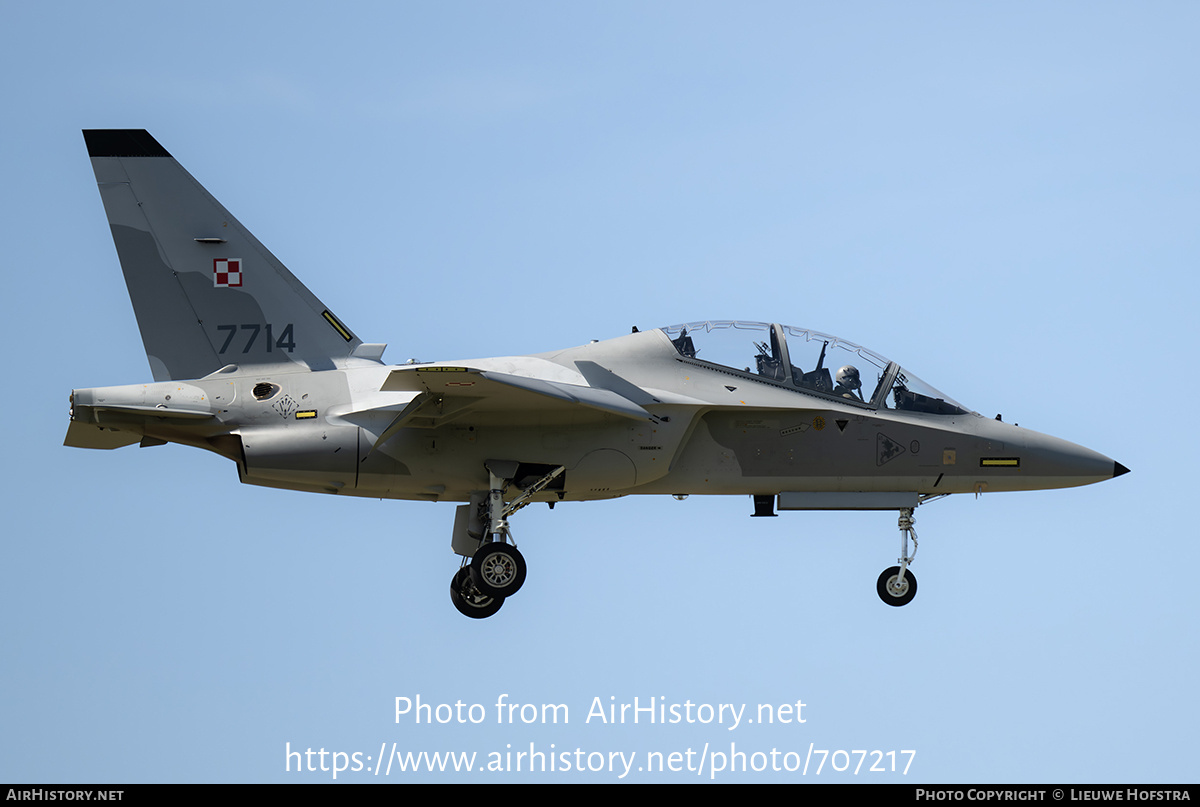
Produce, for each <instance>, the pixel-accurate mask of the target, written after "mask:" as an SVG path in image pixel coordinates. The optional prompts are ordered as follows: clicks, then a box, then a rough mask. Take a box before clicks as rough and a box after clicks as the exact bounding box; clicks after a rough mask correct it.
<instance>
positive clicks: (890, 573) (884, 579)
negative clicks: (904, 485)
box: [875, 507, 917, 607]
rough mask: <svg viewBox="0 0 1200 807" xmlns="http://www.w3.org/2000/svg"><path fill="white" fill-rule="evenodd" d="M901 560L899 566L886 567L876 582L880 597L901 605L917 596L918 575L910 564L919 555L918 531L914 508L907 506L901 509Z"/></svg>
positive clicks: (889, 602) (892, 603)
mask: <svg viewBox="0 0 1200 807" xmlns="http://www.w3.org/2000/svg"><path fill="white" fill-rule="evenodd" d="M898 526H899V527H900V557H899V558H897V560H899V561H900V565H899V566H892V567H891V568H890V569H884V570H883V574H881V575H879V580H878V582H876V584H875V590H876V591H877V592H878V593H879V599H881V600H883V601H884V602H885V603H887V604H888V605H894V606H896V607H899V606H901V605H908V604H909V603H910V602H912V599H913V597H915V596H917V577H916V575H914V574H913V573H912V571H910V570H909V568H908V565H909V564H910V563H912V560H913V558H915V557H916V556H917V531H916V530H915V529H913V508H911V507H905V508H903V509H902V510H901V511H900V519H899V525H898ZM910 536H911V537H912V544H913V547H912V554H911V555H910V554H908V539H909V537H910Z"/></svg>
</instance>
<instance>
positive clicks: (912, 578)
mask: <svg viewBox="0 0 1200 807" xmlns="http://www.w3.org/2000/svg"><path fill="white" fill-rule="evenodd" d="M875 590H876V591H878V592H879V599H881V600H883V601H884V602H886V603H887V604H888V605H895V606H897V607H899V606H901V605H908V604H909V603H910V602H912V598H913V597H915V596H917V576H916V575H914V574H913V573H912V570H911V569H906V570H905V571H904V574H903V576H902V575H901V574H900V567H899V566H893V567H892V568H890V569H884V570H883V574H881V575H879V582H878V583H877V584H876V585H875Z"/></svg>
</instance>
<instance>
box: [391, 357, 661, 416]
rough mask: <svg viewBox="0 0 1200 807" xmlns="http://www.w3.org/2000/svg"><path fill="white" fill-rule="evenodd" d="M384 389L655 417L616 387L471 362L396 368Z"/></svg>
mask: <svg viewBox="0 0 1200 807" xmlns="http://www.w3.org/2000/svg"><path fill="white" fill-rule="evenodd" d="M380 389H381V390H382V391H384V392H396V391H409V392H424V393H428V394H429V395H430V396H437V397H440V398H442V399H446V398H450V399H456V398H466V399H471V403H472V404H474V405H475V407H476V408H485V409H488V410H509V411H524V412H528V411H539V410H548V409H560V408H562V407H563V405H568V406H571V407H579V406H582V407H585V408H587V409H592V410H595V411H599V412H607V413H609V414H613V415H619V416H621V417H626V418H630V419H632V420H654V416H653V415H651V414H650V413H649V412H647V411H646V410H645V409H643V408H642V407H640V406H638V405H637V404H635V403H634V402H633V401H631V400H629V399H628V398H626V397H625V396H623V395H620V394H618V393H616V392H613V391H612V390H607V389H600V388H598V387H586V386H582V385H579V384H567V383H564V382H561V381H545V380H543V379H540V378H529V377H527V376H518V375H511V374H509V373H500V372H496V371H494V370H478V369H474V368H470V367H421V366H418V367H411V368H410V367H403V368H398V369H395V370H393V371H392V372H391V373H390V374H389V375H388V377H387V379H386V380H385V381H384V383H383V386H382V387H381V388H380ZM426 400H428V399H426ZM414 403H416V399H414ZM410 406H411V405H410ZM406 411H407V410H406ZM402 414H403V413H402Z"/></svg>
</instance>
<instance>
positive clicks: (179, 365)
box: [83, 129, 361, 381]
mask: <svg viewBox="0 0 1200 807" xmlns="http://www.w3.org/2000/svg"><path fill="white" fill-rule="evenodd" d="M83 136H84V140H85V141H86V142H87V147H88V154H89V156H90V157H91V158H92V168H93V170H94V171H95V172H96V182H97V184H98V185H99V188H100V196H101V198H102V199H103V201H104V210H105V212H106V213H107V214H108V223H109V225H110V226H111V227H112V234H113V241H114V242H115V243H116V247H117V255H118V256H119V257H120V260H121V270H122V272H124V274H125V284H126V285H127V286H128V288H129V297H130V299H131V300H132V301H133V309H134V313H135V314H136V315H137V321H138V327H139V328H140V330H141V333H142V343H143V344H144V345H145V347H146V357H147V358H148V359H149V360H150V369H151V371H152V372H153V374H154V380H155V381H167V380H173V379H188V378H199V377H201V376H205V375H208V374H209V373H212V372H214V371H216V370H219V369H220V368H222V367H224V366H226V365H230V364H236V365H239V366H242V367H245V366H248V365H288V364H289V363H294V364H298V365H301V367H297V369H301V368H302V367H306V368H308V369H313V370H321V369H331V368H333V367H334V366H336V362H337V361H338V360H339V359H342V358H346V357H349V356H350V355H351V354H352V353H354V351H355V349H356V348H358V347H359V345H360V344H361V340H359V339H358V337H356V336H355V335H354V334H353V333H351V331H350V330H349V329H348V328H347V327H346V326H345V325H343V324H342V323H341V322H340V321H339V320H338V319H337V317H335V316H334V315H333V314H332V313H331V312H330V311H329V309H328V308H326V307H325V305H324V304H323V303H322V302H321V301H320V300H318V299H317V298H316V297H315V296H314V295H313V294H312V292H310V291H309V290H308V289H306V288H305V287H304V285H303V284H302V283H300V281H298V280H297V279H296V278H295V277H294V276H293V275H292V273H291V272H289V271H288V270H287V268H286V267H285V266H284V265H283V264H282V263H280V262H279V260H278V259H277V258H276V257H275V256H274V255H272V254H271V253H270V252H268V251H267V249H266V248H265V247H263V245H262V244H260V243H259V242H258V239H256V238H255V237H254V236H253V235H252V234H251V233H250V231H249V230H247V229H246V228H245V227H243V226H242V225H241V223H239V222H238V220H237V219H235V218H234V217H233V216H231V215H230V214H229V211H227V210H226V209H225V208H224V207H222V206H221V204H220V202H218V201H217V200H216V199H214V198H213V197H212V195H211V194H209V192H208V191H206V190H205V189H204V188H203V187H202V186H201V185H200V183H198V182H197V181H196V180H195V179H193V178H192V176H191V175H190V174H189V173H188V172H187V171H185V170H184V169H183V166H181V165H180V164H179V163H178V162H176V160H175V159H174V158H173V157H172V156H171V155H170V154H169V153H168V152H167V150H166V149H164V148H163V147H162V146H160V145H159V144H158V142H157V141H156V140H155V139H154V138H153V137H151V136H150V134H149V133H148V132H146V131H144V130H141V129H95V130H84V133H83Z"/></svg>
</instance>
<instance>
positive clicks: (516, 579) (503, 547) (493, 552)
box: [471, 541, 525, 597]
mask: <svg viewBox="0 0 1200 807" xmlns="http://www.w3.org/2000/svg"><path fill="white" fill-rule="evenodd" d="M471 580H472V581H473V582H474V583H475V587H476V588H478V589H479V590H480V591H481V592H483V593H484V594H487V595H489V596H491V597H511V596H512V595H514V594H516V593H517V592H518V591H520V589H521V586H522V585H523V584H524V583H525V558H523V557H521V553H520V552H518V551H517V548H516V547H515V546H513V545H512V544H504V543H501V542H499V541H493V542H491V543H488V544H484V545H483V546H481V547H479V550H478V551H477V552H476V553H475V556H474V557H473V558H471Z"/></svg>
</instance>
